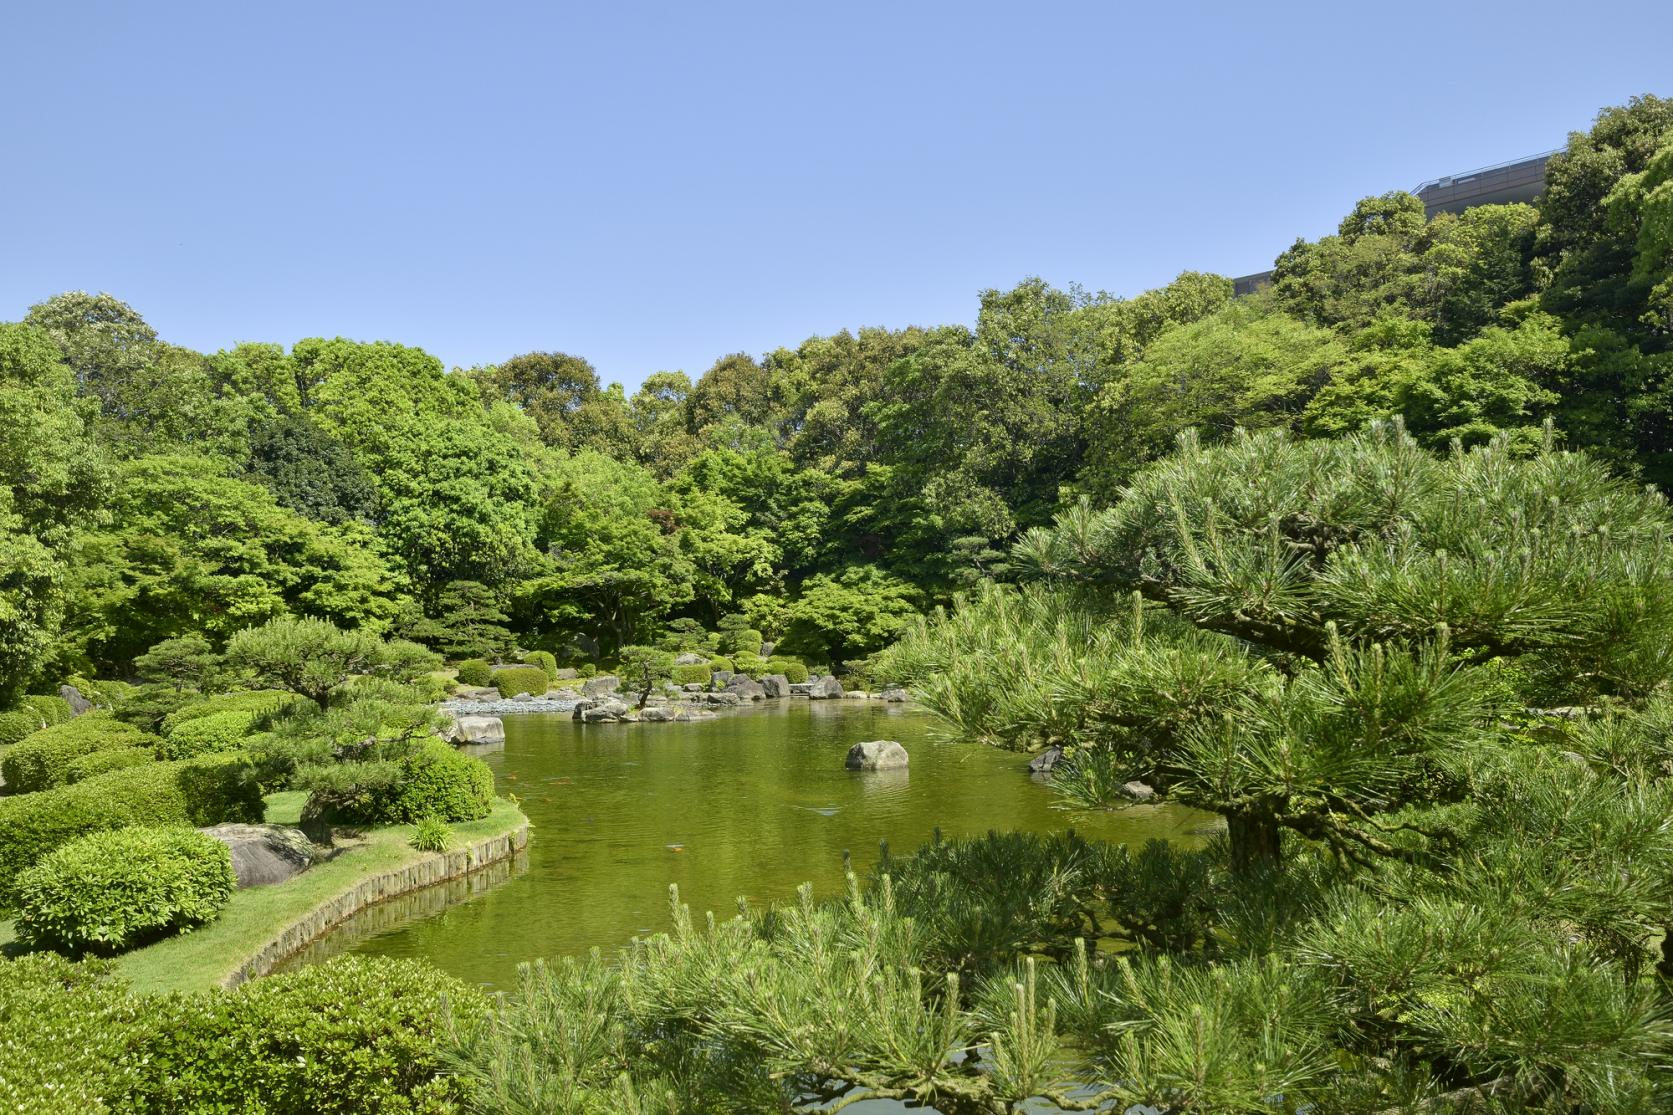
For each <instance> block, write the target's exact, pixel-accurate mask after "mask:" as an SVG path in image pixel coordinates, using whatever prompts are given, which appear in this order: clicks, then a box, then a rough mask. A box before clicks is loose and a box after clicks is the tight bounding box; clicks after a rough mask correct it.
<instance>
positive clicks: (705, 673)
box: [668, 662, 714, 685]
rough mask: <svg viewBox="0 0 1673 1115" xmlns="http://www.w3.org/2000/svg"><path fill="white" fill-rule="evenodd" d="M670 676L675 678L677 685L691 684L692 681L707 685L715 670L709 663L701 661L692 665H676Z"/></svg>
mask: <svg viewBox="0 0 1673 1115" xmlns="http://www.w3.org/2000/svg"><path fill="white" fill-rule="evenodd" d="M668 676H669V677H671V678H673V680H674V684H675V685H690V684H691V683H692V682H696V683H697V684H699V685H707V684H709V680H710V679H711V678H712V677H713V676H714V670H713V669H712V668H710V666H709V665H708V663H706V662H700V663H697V664H695V665H691V666H675V667H674V668H673V669H672V670H671V671H670V672H669V675H668Z"/></svg>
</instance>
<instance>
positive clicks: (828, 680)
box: [807, 677, 842, 701]
mask: <svg viewBox="0 0 1673 1115" xmlns="http://www.w3.org/2000/svg"><path fill="white" fill-rule="evenodd" d="M807 695H808V696H809V697H812V698H813V699H814V700H816V701H824V700H835V699H836V698H838V697H840V696H842V682H840V681H838V680H837V679H836V678H833V677H822V678H814V679H813V680H812V681H810V682H808V683H807Z"/></svg>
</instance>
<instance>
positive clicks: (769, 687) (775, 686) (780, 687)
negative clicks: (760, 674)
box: [761, 674, 790, 697]
mask: <svg viewBox="0 0 1673 1115" xmlns="http://www.w3.org/2000/svg"><path fill="white" fill-rule="evenodd" d="M761 692H762V693H763V694H764V695H765V696H768V697H788V696H790V679H789V678H787V677H785V676H784V675H783V674H768V675H767V676H766V677H764V678H762V679H761Z"/></svg>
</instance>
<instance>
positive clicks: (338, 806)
mask: <svg viewBox="0 0 1673 1115" xmlns="http://www.w3.org/2000/svg"><path fill="white" fill-rule="evenodd" d="M361 770H362V772H363V773H362V774H361V775H359V776H357V777H356V778H355V779H354V780H352V781H350V782H349V783H348V784H347V785H344V784H342V783H338V784H334V785H331V786H324V787H320V788H317V789H316V790H315V791H314V792H313V793H312V794H310V795H309V797H308V801H307V803H306V804H305V805H304V806H303V808H302V821H303V827H304V828H305V829H307V828H311V827H312V826H313V825H315V824H317V823H321V822H328V823H332V824H348V825H411V824H417V823H418V822H419V821H422V820H424V819H425V818H433V819H435V820H438V821H443V822H448V823H453V822H458V821H474V820H478V819H479V818H482V817H486V816H487V815H488V811H489V810H490V809H492V808H493V805H494V772H493V771H492V770H491V769H489V767H488V764H487V763H484V762H483V761H482V760H481V759H476V758H472V757H471V756H469V755H466V754H464V753H463V752H461V751H458V750H456V749H455V748H454V747H453V746H452V745H451V744H447V743H443V742H442V741H441V740H439V739H428V740H425V741H424V742H422V743H420V744H418V745H417V746H415V747H414V748H413V750H412V751H411V752H410V753H409V754H407V755H406V756H405V757H403V758H401V759H399V760H396V761H395V762H378V763H367V764H364V765H363V767H362V768H361Z"/></svg>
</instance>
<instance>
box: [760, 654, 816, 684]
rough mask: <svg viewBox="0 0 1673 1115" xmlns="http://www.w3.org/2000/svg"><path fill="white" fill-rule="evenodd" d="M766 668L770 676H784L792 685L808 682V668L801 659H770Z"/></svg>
mask: <svg viewBox="0 0 1673 1115" xmlns="http://www.w3.org/2000/svg"><path fill="white" fill-rule="evenodd" d="M765 668H766V672H767V673H769V674H783V675H784V679H785V680H786V681H788V682H790V683H791V684H792V685H800V684H801V683H802V682H804V681H806V680H807V666H806V665H805V664H803V662H802V660H801V659H799V658H776V657H775V658H769V659H767V664H766V667H765Z"/></svg>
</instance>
